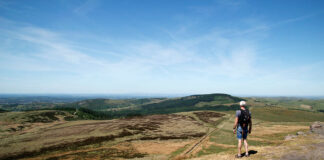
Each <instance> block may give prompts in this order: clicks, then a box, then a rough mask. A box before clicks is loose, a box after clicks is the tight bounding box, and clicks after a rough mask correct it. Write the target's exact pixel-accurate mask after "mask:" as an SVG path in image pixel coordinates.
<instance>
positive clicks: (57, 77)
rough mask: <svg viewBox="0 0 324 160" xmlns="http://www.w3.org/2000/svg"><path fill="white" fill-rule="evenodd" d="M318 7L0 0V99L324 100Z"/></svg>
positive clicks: (290, 0)
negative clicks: (207, 96)
mask: <svg viewBox="0 0 324 160" xmlns="http://www.w3.org/2000/svg"><path fill="white" fill-rule="evenodd" d="M323 68H324V1H322V0H318V1H311V0H304V1H303V0H284V1H282V0H271V1H268V0H257V1H248V0H213V1H209V0H204V1H201V0H177V1H174V0H173V1H167V0H160V1H158V0H154V1H152V0H118V1H117V0H114V1H111V0H77V1H76V0H68V1H66V0H49V1H43V0H39V1H37V0H33V1H16V0H0V93H87V94H91V93H103V94H105V93H107V94H126V93H132V94H134V93H141V94H144V93H155V94H199V93H228V94H234V95H259V96H264V95H269V96H274V95H277V96H323V95H324V71H323Z"/></svg>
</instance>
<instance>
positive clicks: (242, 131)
mask: <svg viewBox="0 0 324 160" xmlns="http://www.w3.org/2000/svg"><path fill="white" fill-rule="evenodd" d="M247 135H248V128H247V127H244V128H243V129H242V127H241V126H238V127H237V130H236V137H237V139H242V138H243V139H246V137H247Z"/></svg>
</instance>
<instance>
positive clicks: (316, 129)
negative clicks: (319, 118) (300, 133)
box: [309, 122, 324, 135]
mask: <svg viewBox="0 0 324 160" xmlns="http://www.w3.org/2000/svg"><path fill="white" fill-rule="evenodd" d="M309 129H310V131H311V132H312V133H317V134H320V135H324V124H323V123H321V122H314V123H313V124H312V125H310V126H309Z"/></svg>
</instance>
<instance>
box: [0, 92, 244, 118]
mask: <svg viewBox="0 0 324 160" xmlns="http://www.w3.org/2000/svg"><path fill="white" fill-rule="evenodd" d="M240 100H243V99H241V98H238V97H234V96H231V95H228V94H204V95H191V96H186V97H179V98H144V99H89V100H82V101H79V102H73V103H64V104H41V105H37V104H32V105H30V104H26V105H25V106H21V105H20V106H19V108H18V109H19V110H23V108H27V109H28V110H45V109H46V110H53V109H54V110H64V111H69V112H71V113H74V112H75V111H77V113H76V116H75V117H74V118H76V119H112V118H122V117H129V116H141V115H151V114H169V113H177V112H186V111H198V110H214V111H227V110H235V109H237V108H238V105H237V102H239V101H240ZM1 108H3V109H5V110H8V111H15V109H17V108H15V107H14V106H1ZM1 108H0V109H1Z"/></svg>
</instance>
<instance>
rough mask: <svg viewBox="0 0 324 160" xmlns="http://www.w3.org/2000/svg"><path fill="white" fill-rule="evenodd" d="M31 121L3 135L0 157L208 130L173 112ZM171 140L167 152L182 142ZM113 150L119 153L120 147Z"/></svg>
mask: <svg viewBox="0 0 324 160" xmlns="http://www.w3.org/2000/svg"><path fill="white" fill-rule="evenodd" d="M30 125H31V128H30V129H29V130H25V131H16V132H10V134H7V136H3V137H2V140H1V142H0V150H1V152H0V157H2V158H5V157H12V158H13V157H16V158H19V157H25V156H32V155H38V154H42V153H47V152H49V151H57V150H60V152H69V151H71V150H78V149H86V148H87V147H86V146H89V147H88V148H93V147H96V146H95V144H101V143H106V142H109V141H111V142H117V141H118V142H125V141H134V140H139V139H142V140H169V139H171V140H172V139H192V138H195V137H198V138H199V137H202V136H203V135H205V134H206V132H207V129H206V127H205V126H203V125H202V124H201V123H199V122H197V121H195V120H194V119H193V118H190V117H189V116H185V115H175V114H169V115H152V116H144V117H134V118H128V119H119V120H117V119H116V120H100V121H93V120H84V121H64V120H62V119H60V121H56V122H55V123H54V122H53V123H43V124H38V123H37V124H30ZM179 128H181V129H179ZM111 144H113V143H111ZM172 144H173V146H174V147H173V149H170V150H169V151H168V153H169V152H172V151H174V150H177V149H178V147H182V146H183V144H182V143H180V144H179V145H177V144H175V143H172ZM137 145H139V144H138V143H137ZM162 145H168V143H162V144H160V145H158V144H156V147H158V146H162ZM184 145H185V144H184ZM82 146H85V147H82ZM99 146H100V145H99ZM80 147H81V148H80ZM153 150H154V149H153ZM141 151H143V150H141ZM98 152H99V151H98ZM100 152H104V151H100ZM105 152H106V151H105ZM116 152H118V153H119V151H116ZM78 154H79V153H78ZM107 154H108V153H107ZM109 154H115V152H113V153H110V152H109ZM73 155H74V153H73Z"/></svg>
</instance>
